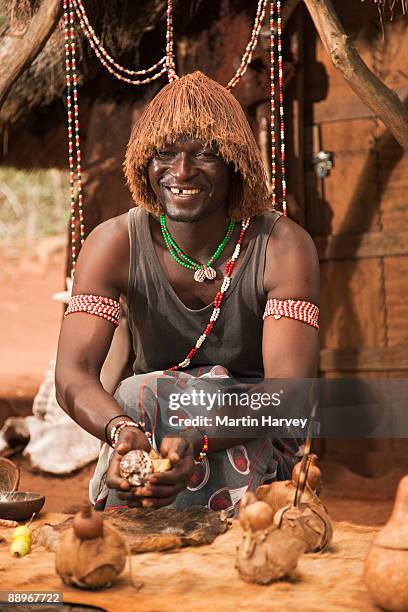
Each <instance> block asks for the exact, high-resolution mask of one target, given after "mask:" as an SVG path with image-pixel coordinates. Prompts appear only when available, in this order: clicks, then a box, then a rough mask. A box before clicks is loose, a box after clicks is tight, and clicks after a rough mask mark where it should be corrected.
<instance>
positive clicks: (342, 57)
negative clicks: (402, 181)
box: [303, 0, 408, 151]
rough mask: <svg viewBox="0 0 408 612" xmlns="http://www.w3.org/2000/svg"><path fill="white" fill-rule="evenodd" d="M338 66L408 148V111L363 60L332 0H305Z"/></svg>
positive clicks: (395, 136) (407, 148)
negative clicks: (341, 21)
mask: <svg viewBox="0 0 408 612" xmlns="http://www.w3.org/2000/svg"><path fill="white" fill-rule="evenodd" d="M303 1H304V3H305V5H306V7H307V9H308V11H309V13H310V15H311V17H312V20H313V23H314V25H315V27H316V29H317V31H318V33H319V36H320V38H321V40H322V43H323V45H324V47H325V49H326V51H327V53H328V54H329V55H330V57H331V59H332V62H333V64H334V66H335V67H336V68H337V69H338V70H339V71H340V72H341V73H342V75H343V77H344V78H345V80H346V81H347V83H348V84H349V85H350V87H351V88H352V89H353V91H354V92H355V93H356V94H357V95H358V97H359V98H360V99H361V100H362V101H363V102H364V104H366V105H367V106H368V107H369V108H370V109H371V110H372V111H373V112H374V113H375V115H377V117H378V118H379V119H381V121H382V122H383V123H384V125H385V126H386V127H387V128H388V129H389V130H390V132H391V133H392V135H393V136H394V138H395V140H396V141H397V142H399V144H400V145H401V146H402V147H403V148H404V149H405V150H406V151H408V110H407V109H406V107H405V106H404V104H403V103H402V102H401V100H400V99H399V98H398V96H397V94H396V93H395V92H394V91H392V90H391V89H389V88H388V87H387V86H386V85H384V83H383V82H382V81H381V80H380V79H379V78H378V77H376V76H375V74H373V73H372V72H371V70H370V69H369V68H368V66H367V65H366V64H365V63H364V62H363V60H362V59H361V57H360V55H359V54H358V53H357V51H356V49H355V48H354V46H353V44H352V42H351V40H350V38H349V37H348V36H347V34H346V32H345V30H344V28H343V26H342V24H341V23H340V20H339V18H338V16H337V14H336V11H335V9H334V6H333V4H332V2H331V0H303Z"/></svg>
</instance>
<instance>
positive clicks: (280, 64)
mask: <svg viewBox="0 0 408 612" xmlns="http://www.w3.org/2000/svg"><path fill="white" fill-rule="evenodd" d="M276 9H277V22H278V27H277V31H278V85H279V88H278V94H279V120H280V125H279V127H280V153H281V162H280V165H281V175H282V177H281V186H282V211H283V214H284V216H285V217H286V216H287V203H286V149H285V116H284V108H283V55H282V2H281V0H277V2H276Z"/></svg>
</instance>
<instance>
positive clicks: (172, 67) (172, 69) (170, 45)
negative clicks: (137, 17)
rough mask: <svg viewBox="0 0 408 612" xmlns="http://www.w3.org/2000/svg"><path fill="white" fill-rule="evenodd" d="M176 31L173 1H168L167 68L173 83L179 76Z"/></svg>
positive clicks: (170, 80) (168, 75)
mask: <svg viewBox="0 0 408 612" xmlns="http://www.w3.org/2000/svg"><path fill="white" fill-rule="evenodd" d="M173 34H174V30H173V0H167V27H166V68H167V77H168V79H169V82H170V83H172V82H173V81H175V80H176V79H178V76H177V74H176V63H175V59H174V35H173Z"/></svg>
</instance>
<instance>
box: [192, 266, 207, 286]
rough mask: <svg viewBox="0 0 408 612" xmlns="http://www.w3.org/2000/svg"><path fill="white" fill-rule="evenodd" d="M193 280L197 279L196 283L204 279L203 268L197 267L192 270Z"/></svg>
mask: <svg viewBox="0 0 408 612" xmlns="http://www.w3.org/2000/svg"><path fill="white" fill-rule="evenodd" d="M194 280H195V281H197V283H203V282H204V281H205V272H204V270H203V268H198V269H197V270H196V271H195V272H194Z"/></svg>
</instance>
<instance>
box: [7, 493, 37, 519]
mask: <svg viewBox="0 0 408 612" xmlns="http://www.w3.org/2000/svg"><path fill="white" fill-rule="evenodd" d="M44 502H45V497H44V495H40V494H39V493H25V492H23V491H16V492H14V493H9V494H8V495H7V496H6V498H5V500H4V501H0V518H2V519H9V520H12V521H27V520H28V519H30V518H31V517H32V515H33V514H38V513H39V512H40V510H41V508H42V507H43V505H44Z"/></svg>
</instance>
